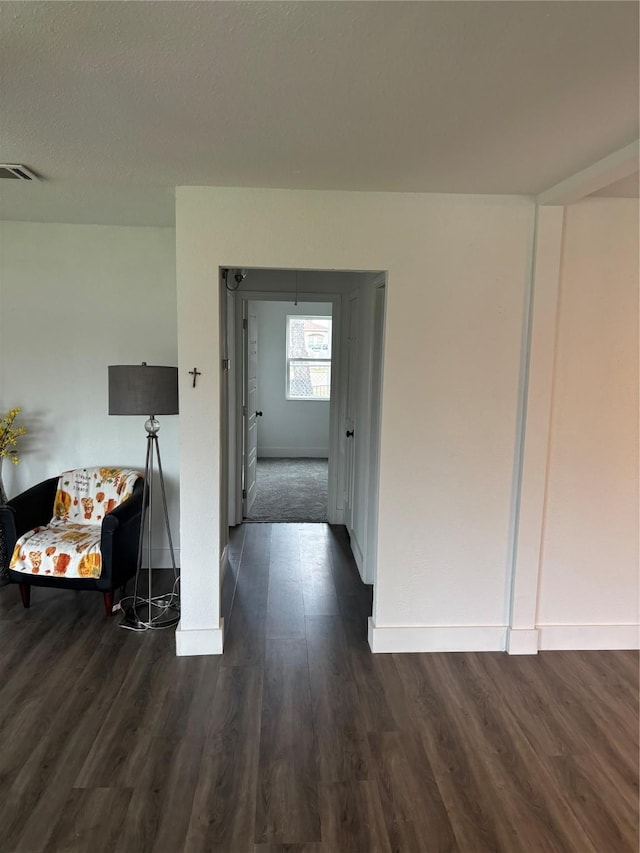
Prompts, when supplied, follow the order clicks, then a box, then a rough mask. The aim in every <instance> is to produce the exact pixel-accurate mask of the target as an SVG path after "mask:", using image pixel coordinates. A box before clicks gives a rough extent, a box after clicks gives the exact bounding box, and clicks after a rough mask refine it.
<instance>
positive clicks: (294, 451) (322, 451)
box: [258, 447, 329, 459]
mask: <svg viewBox="0 0 640 853" xmlns="http://www.w3.org/2000/svg"><path fill="white" fill-rule="evenodd" d="M302 456H310V457H312V458H314V459H328V458H329V448H328V447H259V448H258V459H260V458H262V457H264V458H269V459H273V458H279V457H282V458H283V459H298V458H300V457H302Z"/></svg>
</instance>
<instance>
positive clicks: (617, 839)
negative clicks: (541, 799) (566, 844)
mask: <svg viewBox="0 0 640 853" xmlns="http://www.w3.org/2000/svg"><path fill="white" fill-rule="evenodd" d="M545 766H546V767H547V768H548V769H549V773H550V775H551V776H552V777H553V779H554V781H555V786H556V789H557V790H559V791H562V792H563V794H562V798H563V800H564V801H565V802H566V803H567V805H568V807H569V809H571V811H572V812H573V814H574V816H575V818H576V820H578V821H579V822H580V825H581V827H582V829H583V830H584V832H585V833H586V835H587V836H588V837H589V839H590V841H591V844H592V845H593V848H594V850H597V851H603V850H615V851H616V853H625V851H628V853H635V851H637V850H638V849H639V847H638V808H637V801H636V804H635V808H634V807H633V806H630V804H629V803H625V802H624V801H623V800H622V799H620V798H619V797H618V796H617V792H616V791H615V790H614V789H613V786H612V785H611V784H610V782H609V780H608V779H607V778H606V777H605V776H604V775H603V774H602V773H598V772H597V771H596V770H595V769H594V767H593V764H592V762H591V761H589V760H588V759H587V760H585V756H574V755H566V756H565V755H563V756H558V757H552V758H549V759H547V760H546V761H545ZM605 803H606V804H607V805H605Z"/></svg>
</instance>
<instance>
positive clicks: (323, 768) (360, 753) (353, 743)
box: [306, 616, 370, 782]
mask: <svg viewBox="0 0 640 853" xmlns="http://www.w3.org/2000/svg"><path fill="white" fill-rule="evenodd" d="M306 622H307V649H308V655H309V673H310V679H311V701H312V707H313V726H314V731H315V735H316V749H317V753H318V773H319V779H321V780H322V781H323V782H346V781H349V780H358V781H362V780H365V779H368V778H369V772H370V771H369V761H370V758H369V745H368V742H367V737H366V726H365V721H364V716H363V714H362V713H361V710H360V706H359V702H358V691H357V689H356V687H355V685H354V684H353V682H352V681H351V677H350V676H351V673H350V667H349V659H348V652H347V647H346V642H345V637H344V632H343V628H342V625H341V620H340V619H339V618H338V617H335V616H309V617H307V620H306Z"/></svg>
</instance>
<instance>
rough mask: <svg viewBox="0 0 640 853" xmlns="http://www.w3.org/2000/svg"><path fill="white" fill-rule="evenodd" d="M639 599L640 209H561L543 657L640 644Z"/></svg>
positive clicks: (608, 202)
mask: <svg viewBox="0 0 640 853" xmlns="http://www.w3.org/2000/svg"><path fill="white" fill-rule="evenodd" d="M638 592H639V590H638V204H637V201H635V200H632V199H603V198H602V199H601V198H597V199H596V198H594V199H588V200H585V201H583V202H580V203H579V204H575V205H571V206H569V207H567V208H566V211H565V222H564V237H563V248H562V267H561V277H560V295H559V303H558V320H557V344H556V360H555V369H554V379H553V402H552V410H551V430H550V443H549V459H548V473H547V488H546V501H545V511H544V525H543V540H542V552H541V566H540V587H539V600H538V623H539V626H540V645H541V648H557V647H560V648H563V647H564V648H576V647H578V648H580V647H589V646H591V645H594V646H595V647H596V648H606V647H607V646H610V647H615V645H616V644H618V643H619V644H621V645H626V644H629V642H630V641H632V640H633V638H635V644H636V645H637V637H638V631H637V627H636V628H635V629H633V628H632V627H630V626H634V625H635V626H637V624H638V621H639V613H638V606H639V605H638ZM625 626H626V627H625ZM625 638H626V639H625ZM631 644H632V645H633V642H631Z"/></svg>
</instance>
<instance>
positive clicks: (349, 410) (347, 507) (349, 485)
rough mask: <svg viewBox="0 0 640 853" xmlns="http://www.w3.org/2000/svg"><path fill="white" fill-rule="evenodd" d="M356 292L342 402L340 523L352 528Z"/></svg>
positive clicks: (350, 306) (350, 302) (351, 306)
mask: <svg viewBox="0 0 640 853" xmlns="http://www.w3.org/2000/svg"><path fill="white" fill-rule="evenodd" d="M358 311H359V298H358V291H354V292H353V293H350V294H349V298H348V302H347V347H346V356H347V364H346V377H347V388H346V401H345V424H344V427H345V481H344V485H345V490H344V521H345V524H346V526H347V528H348V529H349V530H352V529H353V521H354V519H353V511H354V501H355V468H356V465H355V462H356V447H357V444H356V442H357V438H358V436H357V429H356V427H357V424H356V412H357V406H358V400H357V393H358V316H359V314H358Z"/></svg>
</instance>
